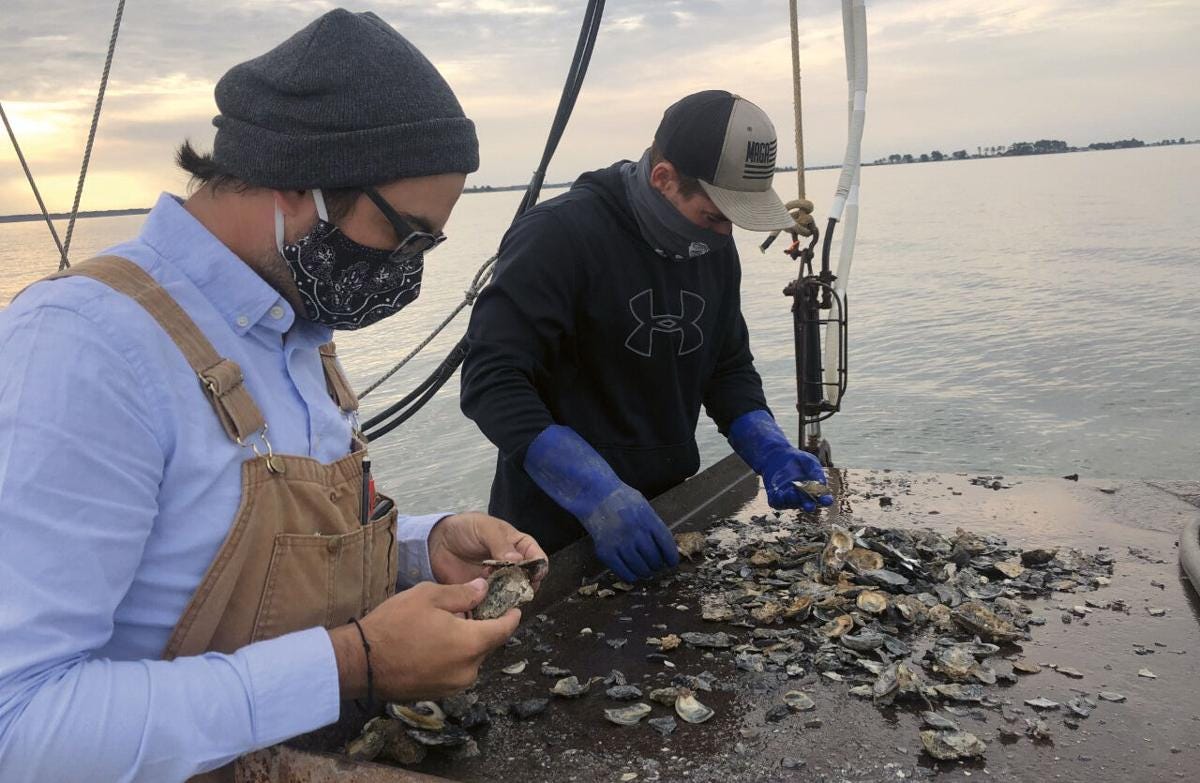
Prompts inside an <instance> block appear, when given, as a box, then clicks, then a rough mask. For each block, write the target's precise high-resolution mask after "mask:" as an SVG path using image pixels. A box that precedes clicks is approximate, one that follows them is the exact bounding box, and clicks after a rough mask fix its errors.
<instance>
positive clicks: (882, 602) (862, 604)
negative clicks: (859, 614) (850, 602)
mask: <svg viewBox="0 0 1200 783" xmlns="http://www.w3.org/2000/svg"><path fill="white" fill-rule="evenodd" d="M854 604H855V606H857V607H858V608H859V609H862V610H863V611H864V612H870V613H871V614H882V613H883V612H884V611H886V610H887V608H888V597H887V596H886V595H885V594H883V593H881V592H879V591H878V590H864V591H863V592H861V593H859V594H858V598H856V599H854Z"/></svg>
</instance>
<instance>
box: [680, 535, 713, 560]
mask: <svg viewBox="0 0 1200 783" xmlns="http://www.w3.org/2000/svg"><path fill="white" fill-rule="evenodd" d="M707 544H708V542H707V541H705V540H704V534H703V533H676V534H675V548H676V549H678V550H679V554H680V555H681V556H682V557H686V558H687V559H688V560H691V559H692V558H693V557H695V556H696V555H698V554H700V553H701V552H703V551H704V547H705V546H707Z"/></svg>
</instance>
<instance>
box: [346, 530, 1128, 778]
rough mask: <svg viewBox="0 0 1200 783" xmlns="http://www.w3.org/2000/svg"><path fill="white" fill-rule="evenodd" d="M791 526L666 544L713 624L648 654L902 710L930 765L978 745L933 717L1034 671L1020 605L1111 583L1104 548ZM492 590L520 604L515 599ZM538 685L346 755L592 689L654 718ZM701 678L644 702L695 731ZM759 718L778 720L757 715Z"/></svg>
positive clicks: (610, 714) (382, 723)
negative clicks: (912, 714)
mask: <svg viewBox="0 0 1200 783" xmlns="http://www.w3.org/2000/svg"><path fill="white" fill-rule="evenodd" d="M803 520H804V518H803V517H801V518H799V519H788V518H781V517H780V516H779V515H775V516H774V517H771V516H758V517H754V518H753V519H751V520H749V521H738V520H728V521H726V522H724V523H722V524H720V525H718V526H716V527H714V528H711V529H709V530H707V531H705V532H703V533H682V534H678V535H677V536H676V542H677V545H678V547H679V550H680V553H681V554H682V555H683V556H684V557H686V558H687V559H688V561H690V562H689V563H684V564H683V565H682V566H681V568H680V571H679V572H678V573H677V574H675V575H673V576H672V577H669V580H670V581H669V582H668V583H667V586H668V587H669V588H670V589H671V590H672V591H673V593H672V595H673V596H675V597H676V598H678V599H679V600H682V601H691V603H690V604H688V608H692V609H698V611H699V615H700V618H702V619H703V620H705V621H708V622H711V623H714V624H721V625H722V626H724V627H725V628H724V629H722V630H716V629H714V631H713V632H712V633H700V632H695V631H693V632H682V633H678V634H676V633H665V632H664V633H663V634H662V635H661V636H658V637H650V638H647V639H646V643H647V645H649V646H650V647H651V648H653V649H654V651H655V652H657V653H659V655H658V656H657V657H658V658H659V659H664V658H665V657H666V656H665V655H663V654H665V653H668V652H670V651H671V650H673V649H675V648H677V647H679V646H680V645H687V646H688V647H691V648H702V649H705V650H709V651H712V652H713V653H714V655H719V656H727V657H728V658H730V659H732V662H733V664H734V665H735V666H736V668H737V669H740V670H743V671H749V672H778V673H781V674H785V675H786V676H788V677H802V676H804V675H805V674H806V673H808V672H810V671H812V672H816V673H818V674H819V675H820V676H822V677H824V678H826V679H828V680H831V681H834V682H838V683H844V685H845V687H847V688H848V689H849V691H850V693H851V694H853V695H856V696H860V697H862V698H866V699H871V700H873V701H874V702H875V703H877V704H880V705H886V704H891V703H893V702H906V703H909V704H911V705H913V706H914V707H915V708H917V709H921V710H923V711H924V713H923V716H924V720H925V724H926V725H927V726H928V727H929V730H927V731H922V732H921V743H922V745H923V747H924V748H925V750H926V752H928V753H929V754H930V755H931V756H932V757H934V758H936V759H943V760H948V759H960V758H969V757H972V756H978V755H981V754H982V753H983V752H984V750H985V749H986V744H985V743H984V742H983V741H982V740H980V739H979V738H977V737H975V736H974V735H973V734H971V733H969V732H965V731H960V730H959V729H958V727H957V726H956V725H955V723H954V722H953V721H952V720H951V719H949V718H946V717H945V716H944V715H941V714H939V713H938V712H937V711H936V710H937V708H938V706H939V705H940V706H942V707H944V708H946V711H948V712H949V713H950V714H963V710H964V708H966V709H970V708H975V707H979V706H984V707H993V708H998V707H1000V708H1001V709H1002V710H1003V708H1002V707H1001V702H1000V701H999V700H997V699H994V698H993V697H992V696H991V695H990V693H989V690H988V688H989V686H995V685H997V684H1011V683H1013V682H1016V678H1017V677H1018V675H1020V674H1031V673H1036V672H1037V671H1038V670H1039V667H1038V666H1037V664H1034V663H1032V662H1029V661H1026V660H1024V659H1023V658H1022V657H1021V656H1020V655H1019V648H1017V647H1016V646H1015V643H1017V642H1020V641H1021V640H1024V639H1028V638H1030V633H1031V631H1032V628H1033V627H1034V626H1036V625H1040V624H1043V623H1044V622H1045V619H1044V618H1042V617H1038V616H1036V615H1035V614H1034V613H1033V612H1032V610H1031V609H1030V608H1029V607H1028V606H1026V605H1025V604H1024V603H1023V599H1030V598H1037V597H1044V596H1048V595H1050V594H1051V593H1052V592H1086V591H1092V590H1095V589H1097V588H1099V587H1101V586H1103V585H1106V584H1108V583H1109V579H1110V577H1111V574H1112V565H1113V559H1112V557H1111V556H1110V555H1108V554H1107V553H1106V552H1103V551H1101V552H1098V553H1096V554H1085V553H1083V552H1081V551H1078V550H1073V549H1066V548H1060V549H1027V550H1024V551H1022V550H1019V549H1015V548H1012V547H1009V546H1008V544H1007V543H1006V542H1005V541H1004V540H1003V539H1001V538H998V537H995V536H987V535H978V534H976V533H973V532H969V531H965V530H961V529H960V530H958V531H957V533H956V534H955V535H953V536H947V535H943V534H941V533H938V532H935V531H932V530H926V529H899V528H881V527H874V526H854V527H846V528H844V527H838V526H836V525H834V526H829V525H813V524H807V523H806V522H804V521H803ZM522 570H523V569H521V568H512V569H508V570H507V575H506V577H505V578H508V577H513V578H517V579H518V581H519V578H518V577H517V576H516V574H514V573H513V572H517V573H518V574H519V573H520V572H521V571H522ZM656 587H657V586H656V585H654V584H651V585H650V586H649V588H648V589H650V590H655V589H656ZM504 589H506V590H508V591H509V592H510V593H512V594H514V595H516V594H520V595H521V596H522V597H524V594H525V593H524V591H523V588H521V589H516V590H514V589H512V588H511V586H508V587H505V588H504ZM629 589H632V588H631V586H630V585H625V584H622V583H619V582H616V583H612V584H611V585H608V586H604V585H600V584H587V585H584V586H583V587H581V588H580V589H579V595H580V597H579V598H576V599H573V600H587V601H602V600H603V599H604V598H605V597H607V596H612V595H614V594H615V591H616V590H629ZM673 600H674V599H673ZM677 608H684V607H683V606H682V605H681V606H679V607H677ZM501 613H502V612H501ZM657 627H659V628H662V629H663V630H664V631H666V630H669V629H667V628H665V627H663V626H657ZM651 657H654V656H651ZM525 665H526V663H525V662H524V661H521V662H518V663H517V664H514V665H512V666H509V667H506V668H505V669H504V670H503V671H504V672H505V673H507V674H514V675H515V674H519V673H520V672H521V671H522V670H523V669H524V666H525ZM668 665H669V664H668ZM541 673H542V674H543V675H545V676H547V677H550V678H555V679H556V682H555V683H554V685H553V686H552V687H550V688H548V691H549V693H548V694H538V695H537V696H535V697H532V698H529V699H526V700H524V701H521V702H518V703H516V704H512V705H508V706H507V707H503V708H500V707H497V706H496V705H493V706H492V707H491V708H487V707H485V706H484V705H482V704H481V703H479V700H478V698H477V697H476V696H475V695H474V694H463V695H460V696H456V697H453V698H451V699H447V700H444V701H443V702H442V703H441V705H440V706H439V705H438V704H434V703H432V702H422V703H419V704H416V705H388V707H387V717H383V718H376V719H374V720H373V721H371V722H370V723H368V724H367V727H366V729H365V730H364V733H363V735H362V736H361V737H359V738H358V739H357V740H355V741H354V742H353V743H351V745H350V746H349V747H348V748H347V752H348V753H349V755H350V756H351V757H353V758H356V759H368V758H381V759H386V760H390V761H393V762H395V763H399V764H404V765H411V764H414V763H417V762H418V761H420V759H421V758H423V756H424V752H425V748H428V747H435V748H439V749H441V750H443V751H446V750H447V749H450V750H449V752H451V753H454V754H459V755H465V756H473V755H477V754H478V752H479V750H478V746H477V745H476V744H475V741H474V739H473V738H472V736H471V734H470V730H474V729H477V728H479V727H481V726H484V725H486V724H487V723H488V722H489V721H490V719H491V716H492V715H493V714H500V713H506V714H508V715H511V716H513V717H514V718H517V719H523V718H528V717H531V716H533V715H536V714H538V713H540V712H542V711H544V710H545V709H546V707H547V705H548V703H549V701H550V699H551V698H564V699H575V698H580V697H582V696H584V695H586V694H587V693H589V692H590V691H591V689H592V688H593V687H595V686H597V685H598V684H600V683H602V684H603V685H604V686H605V694H606V696H607V697H608V699H609V700H611V701H614V702H626V701H627V702H629V703H628V704H626V705H624V706H613V707H611V708H607V709H604V710H603V716H604V718H606V719H607V720H608V721H611V722H612V723H616V724H618V725H622V726H634V725H637V724H639V723H640V722H641V721H642V719H643V718H645V717H647V716H649V715H650V714H651V713H652V711H653V708H652V707H651V706H650V705H649V704H647V703H645V702H644V701H641V699H642V692H641V690H640V689H639V688H637V687H636V686H631V685H628V684H627V682H626V681H625V678H624V676H623V675H621V673H620V672H617V671H614V672H612V673H611V674H610V675H609V676H608V677H605V678H600V677H593V678H591V679H588V680H580V679H579V678H578V677H576V676H573V675H571V672H569V671H568V670H565V669H558V668H557V667H554V666H551V665H548V664H544V665H543V666H542V670H541ZM1066 673H1067V672H1064V674H1066ZM711 680H712V675H709V674H708V673H707V672H706V673H704V674H703V675H701V676H699V677H691V676H687V675H682V674H680V675H677V676H676V677H675V679H674V680H673V681H672V682H673V685H672V687H667V688H657V689H653V690H651V691H650V692H649V694H648V695H647V696H646V698H647V700H648V701H651V702H656V703H661V704H663V705H666V706H670V707H673V708H674V713H675V715H677V716H678V717H680V718H681V719H682V720H684V721H686V722H688V723H703V722H704V721H707V720H708V719H709V718H711V717H712V716H713V714H714V713H713V710H712V709H711V708H709V707H708V706H706V705H704V704H703V703H701V701H700V700H699V699H697V697H696V693H695V691H696V690H708V689H710V688H711V685H712V682H711ZM1034 701H1037V700H1034ZM1075 702H1078V704H1076V703H1075ZM1030 706H1032V707H1033V708H1034V709H1039V707H1038V705H1037V704H1031V705H1030ZM1055 706H1057V705H1055ZM1068 706H1069V708H1070V710H1071V712H1072V713H1073V715H1075V716H1077V717H1081V718H1086V717H1087V715H1088V714H1089V713H1090V712H1091V710H1092V709H1095V707H1096V703H1095V702H1092V701H1090V700H1088V699H1086V698H1081V699H1076V700H1074V701H1073V703H1072V704H1071V705H1068ZM814 707H815V705H814V703H813V701H812V699H811V698H810V697H809V696H808V695H807V694H805V693H803V692H801V691H789V692H788V693H787V694H786V695H785V697H784V704H783V705H779V706H778V707H777V708H776V709H777V710H778V711H782V713H783V714H786V713H787V712H788V711H791V712H800V711H808V710H812V709H814ZM1006 717H1009V716H1006ZM767 719H768V720H777V719H779V716H772V714H771V712H770V711H768V714H767ZM1012 720H1015V717H1014V718H1012ZM1025 723H1026V726H1025V729H1026V730H1025V733H1026V734H1028V735H1029V736H1031V737H1033V738H1034V739H1043V738H1045V737H1046V736H1048V733H1049V728H1048V727H1047V726H1046V724H1045V721H1044V720H1042V719H1041V717H1035V720H1028V719H1027V720H1025ZM647 724H649V725H650V726H651V728H653V729H654V730H656V731H658V732H660V733H661V734H663V735H667V734H670V733H671V732H672V731H674V730H675V728H676V724H675V721H674V718H673V717H670V716H664V717H658V718H652V719H650V720H649V721H647Z"/></svg>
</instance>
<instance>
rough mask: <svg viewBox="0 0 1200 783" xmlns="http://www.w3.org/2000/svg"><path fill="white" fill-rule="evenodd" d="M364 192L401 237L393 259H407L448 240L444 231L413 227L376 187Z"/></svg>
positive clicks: (364, 189) (426, 251) (363, 190)
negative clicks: (430, 230)
mask: <svg viewBox="0 0 1200 783" xmlns="http://www.w3.org/2000/svg"><path fill="white" fill-rule="evenodd" d="M362 192H363V193H365V194H366V196H367V198H369V199H371V201H372V202H374V204H375V206H376V207H378V208H379V211H380V212H382V213H383V216H384V217H385V218H387V220H388V222H389V223H391V224H392V228H393V229H395V231H396V236H398V237H400V244H399V245H396V249H395V250H393V251H392V260H393V261H407V260H409V259H411V258H414V257H416V256H419V255H421V254H422V253H428V252H429V251H430V250H433V249H434V248H435V247H437V246H438V245H440V244H442V243H443V242H445V241H446V235H445V234H443V233H440V232H439V233H437V234H431V233H429V232H428V231H420V230H418V229H415V228H413V227H412V226H411V225H409V223H408V221H407V220H405V219H404V218H402V217H400V213H398V212H397V211H396V210H394V209H392V205H391V204H389V203H387V200H386V199H385V198H384V197H383V196H381V195H379V191H377V190H375V189H374V188H363V189H362Z"/></svg>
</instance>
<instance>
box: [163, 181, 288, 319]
mask: <svg viewBox="0 0 1200 783" xmlns="http://www.w3.org/2000/svg"><path fill="white" fill-rule="evenodd" d="M141 239H142V241H143V242H145V243H146V244H147V245H149V246H150V247H151V248H153V249H154V251H155V252H157V253H158V255H159V256H160V257H161V258H162V259H163V260H164V261H166V262H167V263H169V264H170V265H171V266H173V267H175V268H176V269H178V270H179V271H180V272H182V273H183V274H184V276H185V277H187V278H188V279H189V280H190V281H191V282H192V284H193V285H195V286H196V288H198V289H199V290H200V293H202V294H203V295H204V298H205V299H207V300H208V301H209V302H210V303H211V304H212V306H213V307H214V308H216V310H217V312H219V313H220V314H221V316H222V317H223V318H224V319H225V320H226V321H227V322H228V323H229V326H230V328H231V329H233V331H234V332H236V333H237V334H238V335H239V336H241V335H245V334H246V332H248V331H250V329H252V328H253V327H254V326H256V325H259V324H261V325H262V326H263V327H265V328H267V329H270V330H272V331H276V332H280V333H283V332H286V331H287V330H288V329H290V328H291V326H292V324H293V323H294V322H295V321H296V314H295V311H294V310H293V309H292V306H291V305H290V304H288V302H287V300H286V299H284V298H283V297H282V296H280V295H279V292H278V291H276V290H275V289H274V288H272V287H271V285H270V284H269V283H267V281H266V280H263V279H262V278H261V277H259V276H258V273H257V272H255V271H254V270H253V269H251V268H250V267H249V266H248V265H247V264H246V262H245V261H242V259H240V258H238V257H237V256H236V255H235V254H234V253H233V251H231V250H230V249H229V248H228V247H226V246H225V245H224V244H223V243H222V242H221V240H219V239H217V238H216V237H215V236H213V235H212V233H211V232H210V231H209V230H208V229H207V228H205V227H204V225H203V224H201V223H200V221H198V220H196V218H195V217H193V216H192V214H191V213H190V212H188V211H187V210H186V209H184V208H183V201H182V199H180V198H179V197H178V196H174V195H172V194H170V193H163V194H162V195H160V196H159V197H158V203H157V204H155V205H154V209H152V210H150V214H149V215H148V216H147V217H146V222H145V224H144V225H143V226H142V231H141Z"/></svg>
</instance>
